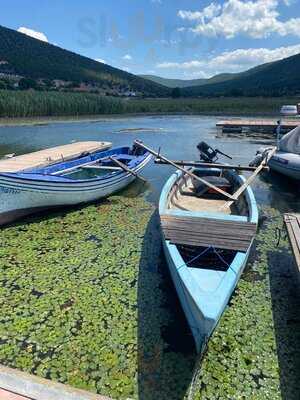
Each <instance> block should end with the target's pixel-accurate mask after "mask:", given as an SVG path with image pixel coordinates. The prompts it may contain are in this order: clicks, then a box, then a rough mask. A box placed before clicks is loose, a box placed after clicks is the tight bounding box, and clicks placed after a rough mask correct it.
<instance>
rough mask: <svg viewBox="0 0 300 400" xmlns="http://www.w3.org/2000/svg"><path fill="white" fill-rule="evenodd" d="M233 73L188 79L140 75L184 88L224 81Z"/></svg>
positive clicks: (153, 80)
mask: <svg viewBox="0 0 300 400" xmlns="http://www.w3.org/2000/svg"><path fill="white" fill-rule="evenodd" d="M235 75H236V74H219V75H215V76H213V77H212V78H209V79H190V80H188V79H169V78H162V77H161V76H156V75H140V77H141V78H144V79H149V80H150V81H152V82H155V83H158V84H160V85H164V86H167V87H169V88H173V89H174V88H176V87H179V88H185V87H193V86H202V85H207V84H211V83H217V82H224V81H227V80H229V79H233V78H234V77H235Z"/></svg>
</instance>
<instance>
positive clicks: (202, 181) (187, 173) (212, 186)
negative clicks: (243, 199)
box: [134, 140, 235, 200]
mask: <svg viewBox="0 0 300 400" xmlns="http://www.w3.org/2000/svg"><path fill="white" fill-rule="evenodd" d="M134 144H136V145H137V146H139V147H142V148H143V149H145V150H147V151H148V152H149V153H151V154H153V155H154V156H156V157H157V158H158V159H161V160H163V161H165V162H167V163H168V164H170V165H172V166H173V167H175V168H176V169H179V170H180V171H182V172H183V173H184V174H186V175H189V176H190V177H191V178H193V179H196V180H197V181H199V182H201V183H203V184H204V185H206V186H208V187H210V188H211V189H214V190H215V191H216V192H218V193H220V194H222V195H223V196H225V197H227V198H228V199H231V200H235V199H234V198H233V197H232V195H231V194H229V193H226V192H225V191H224V190H222V189H220V188H218V187H217V186H215V185H213V184H212V183H210V182H207V181H206V180H205V179H203V178H200V176H197V175H195V174H193V173H192V172H190V171H188V170H186V169H184V168H182V167H181V166H180V165H177V164H176V163H174V162H173V161H172V160H169V159H168V158H166V157H164V156H162V155H161V154H158V153H157V152H156V151H154V150H152V149H150V148H149V147H147V146H145V145H144V143H142V142H140V141H139V140H135V141H134Z"/></svg>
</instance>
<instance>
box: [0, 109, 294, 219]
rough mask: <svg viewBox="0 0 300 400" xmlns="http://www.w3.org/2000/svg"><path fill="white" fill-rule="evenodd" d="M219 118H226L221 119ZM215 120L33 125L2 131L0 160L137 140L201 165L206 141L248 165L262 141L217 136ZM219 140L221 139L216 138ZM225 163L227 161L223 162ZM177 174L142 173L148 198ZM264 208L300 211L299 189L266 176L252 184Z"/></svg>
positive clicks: (154, 169) (160, 169) (165, 169)
mask: <svg viewBox="0 0 300 400" xmlns="http://www.w3.org/2000/svg"><path fill="white" fill-rule="evenodd" d="M218 119H222V118H220V117H218ZM216 122H217V118H216V117H211V116H210V117H204V116H157V117H155V116H154V117H148V116H147V117H145V116H142V117H124V118H105V119H100V120H97V121H82V122H72V123H69V122H66V123H48V124H44V125H32V126H7V127H5V126H3V127H0V138H1V141H0V156H1V155H4V154H9V153H16V154H22V153H27V152H30V151H36V150H40V149H43V148H47V147H52V146H57V145H60V144H67V143H71V142H72V141H84V140H98V141H102V140H106V141H111V142H112V143H113V145H114V146H123V145H130V144H131V143H132V142H133V140H134V139H135V138H138V139H139V140H142V141H143V142H144V143H146V144H148V145H149V146H151V147H153V148H154V149H159V148H160V149H161V152H162V153H163V154H165V155H167V156H168V157H169V158H173V159H185V160H197V159H198V151H197V149H196V146H197V144H198V143H199V142H200V141H201V140H204V141H206V142H208V143H209V144H210V145H211V146H212V147H217V148H219V149H220V150H222V151H223V152H225V153H227V154H230V155H231V156H232V157H233V161H232V162H234V163H241V164H246V165H247V164H248V162H249V161H250V160H251V158H252V157H253V156H254V155H255V152H256V150H257V149H258V148H259V147H261V146H262V144H261V143H259V141H253V140H251V139H247V138H240V137H237V138H232V137H231V138H228V137H220V135H217V129H216ZM217 136H219V137H217ZM225 160H226V159H225ZM172 171H173V168H172V167H169V166H158V165H154V164H151V165H150V166H149V167H147V169H146V170H145V172H144V176H145V177H146V178H147V179H148V181H149V184H150V190H149V193H148V198H149V199H150V200H151V201H154V202H157V200H158V198H159V193H160V190H161V188H162V186H163V184H164V182H165V181H166V179H167V178H168V176H169V175H170V174H171V172H172ZM253 189H254V191H255V195H256V199H257V201H258V203H259V204H260V205H270V206H271V207H273V208H275V209H278V210H279V211H281V212H284V211H299V209H300V200H299V196H298V190H297V188H295V184H293V183H292V182H290V181H287V179H286V178H284V177H280V176H278V175H276V174H272V173H270V174H262V175H261V176H260V177H259V178H258V179H257V180H256V181H255V183H254V184H253Z"/></svg>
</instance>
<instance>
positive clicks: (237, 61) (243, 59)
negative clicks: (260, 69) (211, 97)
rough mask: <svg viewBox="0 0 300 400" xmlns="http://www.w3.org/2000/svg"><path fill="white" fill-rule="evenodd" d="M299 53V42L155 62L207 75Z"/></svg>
mask: <svg viewBox="0 0 300 400" xmlns="http://www.w3.org/2000/svg"><path fill="white" fill-rule="evenodd" d="M298 53H300V44H298V45H295V46H289V47H279V48H276V49H266V48H259V49H237V50H234V51H225V52H223V53H221V54H220V55H218V56H216V57H213V58H210V59H207V60H191V61H186V62H183V63H178V62H163V63H160V64H157V65H156V67H157V68H160V69H173V70H179V71H182V73H183V74H184V75H185V76H189V77H195V76H198V77H208V76H213V75H215V74H218V73H221V72H241V71H245V70H247V69H249V68H252V67H255V66H257V65H260V64H264V63H268V62H272V61H276V60H280V59H282V58H286V57H290V56H292V55H295V54H298Z"/></svg>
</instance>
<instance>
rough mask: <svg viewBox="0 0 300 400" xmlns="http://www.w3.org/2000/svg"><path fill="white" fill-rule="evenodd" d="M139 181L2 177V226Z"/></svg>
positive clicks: (131, 178)
mask: <svg viewBox="0 0 300 400" xmlns="http://www.w3.org/2000/svg"><path fill="white" fill-rule="evenodd" d="M150 160H151V155H148V156H146V157H145V158H144V159H143V160H142V161H141V163H139V164H138V165H137V166H136V167H135V168H134V169H133V170H134V171H135V172H136V173H138V172H139V171H140V170H142V169H143V168H144V167H145V166H146V165H147V163H148V162H149V161H150ZM135 179H136V177H135V176H133V175H132V174H130V173H128V172H123V171H122V172H120V173H118V174H115V176H112V177H107V178H105V179H99V180H93V181H92V182H89V181H82V182H74V183H72V182H70V183H66V182H51V181H43V180H32V179H23V178H18V176H14V175H11V176H10V175H8V174H0V225H4V224H7V223H10V222H12V221H14V220H16V219H19V218H21V217H23V216H25V215H29V214H33V213H35V212H37V211H42V210H45V209H49V208H54V207H61V206H70V205H76V204H82V203H89V202H92V201H95V200H98V199H101V198H105V197H108V196H110V195H111V194H113V193H116V192H118V191H120V190H122V189H124V188H125V187H126V186H128V185H129V184H130V183H132V182H133V181H134V180H135Z"/></svg>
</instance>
